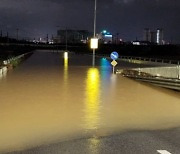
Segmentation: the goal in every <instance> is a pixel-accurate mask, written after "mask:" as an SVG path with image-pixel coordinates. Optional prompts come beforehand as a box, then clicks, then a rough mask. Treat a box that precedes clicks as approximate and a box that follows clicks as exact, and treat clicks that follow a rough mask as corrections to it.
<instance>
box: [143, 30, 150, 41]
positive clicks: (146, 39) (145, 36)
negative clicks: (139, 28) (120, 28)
mask: <svg viewBox="0 0 180 154" xmlns="http://www.w3.org/2000/svg"><path fill="white" fill-rule="evenodd" d="M144 41H148V42H151V31H150V29H149V28H145V29H144Z"/></svg>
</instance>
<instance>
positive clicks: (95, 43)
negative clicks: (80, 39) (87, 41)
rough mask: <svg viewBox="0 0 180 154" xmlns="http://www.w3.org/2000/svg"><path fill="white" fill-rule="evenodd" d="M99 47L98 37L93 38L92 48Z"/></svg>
mask: <svg viewBox="0 0 180 154" xmlns="http://www.w3.org/2000/svg"><path fill="white" fill-rule="evenodd" d="M97 48H98V39H97V38H92V39H91V49H97Z"/></svg>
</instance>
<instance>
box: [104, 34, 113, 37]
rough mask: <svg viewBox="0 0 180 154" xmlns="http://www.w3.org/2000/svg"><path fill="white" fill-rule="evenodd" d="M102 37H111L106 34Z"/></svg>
mask: <svg viewBox="0 0 180 154" xmlns="http://www.w3.org/2000/svg"><path fill="white" fill-rule="evenodd" d="M104 36H105V37H112V35H107V34H106V35H104Z"/></svg>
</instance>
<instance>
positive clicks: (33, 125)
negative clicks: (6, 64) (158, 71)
mask: <svg viewBox="0 0 180 154" xmlns="http://www.w3.org/2000/svg"><path fill="white" fill-rule="evenodd" d="M63 54H64V53H60V55H58V54H54V53H50V52H45V53H44V52H35V53H34V54H33V55H32V56H31V57H30V58H29V59H28V60H27V61H25V62H24V63H23V64H22V65H20V66H19V67H17V68H15V69H14V70H12V71H11V72H10V73H8V75H7V76H6V80H1V81H0V85H1V88H0V121H1V124H0V125H1V127H0V152H1V151H8V150H10V151H11V150H17V149H24V148H30V147H32V146H38V145H41V144H49V143H53V142H58V141H64V140H70V139H73V138H77V137H80V138H83V137H89V135H91V136H95V138H94V140H91V141H90V145H92V146H97V148H95V149H97V151H98V145H99V143H98V139H97V138H96V136H97V137H98V136H102V135H109V134H112V133H115V132H121V131H124V130H133V129H148V130H149V129H167V128H172V127H179V126H180V112H179V111H180V101H179V100H180V96H179V93H177V92H175V91H170V90H166V89H162V88H158V87H154V86H149V85H148V84H141V83H139V82H136V81H133V80H129V79H127V78H124V77H121V76H119V75H112V74H111V66H109V65H106V64H108V63H109V61H108V60H107V61H106V62H105V61H104V62H103V61H102V59H101V58H99V59H98V58H97V61H98V62H97V63H99V64H100V65H99V66H97V67H95V68H92V67H91V66H90V65H91V56H83V55H75V54H69V56H68V59H67V58H64V56H63ZM59 57H62V58H59ZM82 59H83V60H82ZM63 64H64V65H63ZM124 65H125V64H124ZM87 135H88V136H87ZM89 148H90V147H89Z"/></svg>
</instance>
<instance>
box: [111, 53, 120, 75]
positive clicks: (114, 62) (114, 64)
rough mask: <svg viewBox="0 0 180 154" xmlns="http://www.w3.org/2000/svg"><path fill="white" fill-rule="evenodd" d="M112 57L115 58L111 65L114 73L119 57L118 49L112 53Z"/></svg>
mask: <svg viewBox="0 0 180 154" xmlns="http://www.w3.org/2000/svg"><path fill="white" fill-rule="evenodd" d="M110 57H111V59H112V60H113V61H112V62H111V65H112V66H113V74H114V73H115V66H116V65H117V64H118V63H117V61H116V59H118V57H119V54H118V53H117V52H116V51H114V52H112V53H111V55H110Z"/></svg>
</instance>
